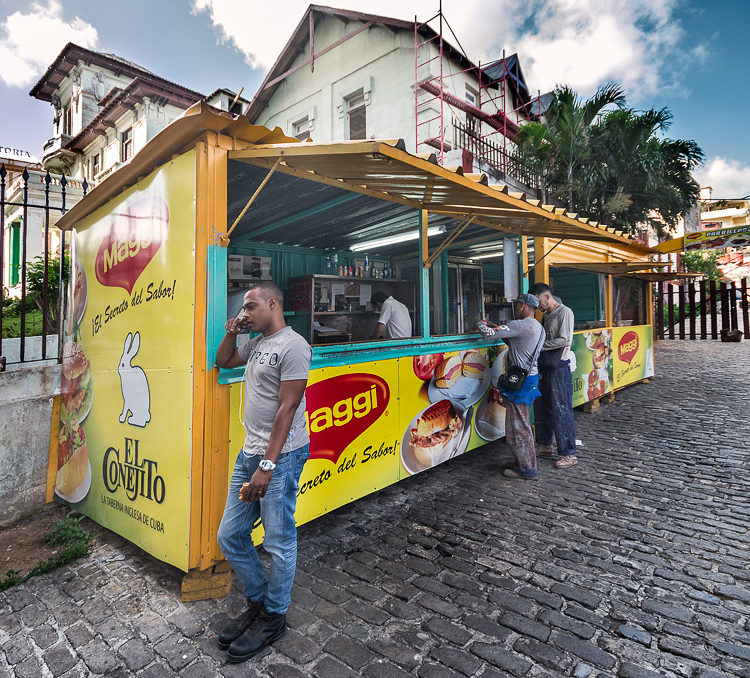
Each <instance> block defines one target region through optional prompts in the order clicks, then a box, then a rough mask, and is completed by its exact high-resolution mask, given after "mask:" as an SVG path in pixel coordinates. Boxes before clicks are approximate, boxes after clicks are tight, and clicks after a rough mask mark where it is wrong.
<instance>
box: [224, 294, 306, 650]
mask: <svg viewBox="0 0 750 678" xmlns="http://www.w3.org/2000/svg"><path fill="white" fill-rule="evenodd" d="M283 306H284V297H283V295H282V293H281V290H279V288H278V287H276V285H274V284H272V283H269V282H262V283H260V284H258V285H255V286H254V287H252V288H251V289H250V290H248V291H247V292H246V293H245V296H244V298H243V306H242V308H243V316H242V318H231V319H230V320H227V323H226V327H225V329H226V334H225V335H224V338H223V339H222V341H221V344H219V348H218V350H217V352H216V364H217V365H218V366H219V367H240V366H242V365H244V366H245V390H244V392H245V412H244V426H245V441H244V443H243V446H242V449H241V450H240V452H239V454H238V455H237V461H236V463H235V466H234V471H233V472H232V479H231V480H230V482H229V492H228V495H227V503H226V507H225V509H224V515H223V517H222V519H221V525H220V526H219V532H218V534H217V539H218V542H219V546H220V547H221V552H222V553H223V554H224V557H225V558H226V559H227V560H228V561H229V564H230V565H231V566H232V569H233V570H234V571H235V573H236V574H237V577H238V578H239V579H240V581H241V582H242V586H243V592H244V594H245V597H246V598H247V603H248V609H247V611H246V612H245V613H244V614H243V615H241V616H240V617H239V618H238V619H236V620H235V621H234V622H233V623H232V624H231V625H230V626H228V627H227V628H226V629H224V631H222V633H221V634H220V635H219V647H220V648H221V649H222V650H227V659H228V660H229V661H230V662H234V663H236V662H241V661H245V660H246V659H249V658H250V657H252V656H254V655H256V654H258V652H260V651H261V650H262V649H263V648H265V647H267V646H268V645H270V644H271V643H273V642H274V641H275V640H277V639H278V638H280V637H281V636H282V635H284V633H285V632H286V611H287V608H288V607H289V602H290V600H291V590H292V583H293V582H294V572H295V567H296V563H297V528H296V527H295V521H294V511H295V508H296V504H297V489H298V486H299V479H300V475H301V473H302V468H303V466H304V465H305V461H306V460H307V458H308V456H309V454H310V451H309V448H310V437H309V435H308V433H307V427H306V424H305V386H306V385H307V376H308V372H309V370H310V360H311V358H312V349H311V348H310V345H309V344H308V343H307V342H306V341H305V340H304V339H303V338H302V337H301V336H300V335H299V334H297V333H296V332H295V331H294V330H293V329H292V328H291V327H287V325H286V323H285V322H284V313H283V311H284V308H283ZM245 327H247V328H249V329H250V330H251V331H252V332H258V333H259V334H258V336H256V337H253V338H252V339H251V340H250V341H249V342H247V343H246V344H243V345H242V346H240V347H239V348H237V347H236V345H235V343H236V338H237V334H239V333H240V332H241V331H242V329H243V328H245ZM258 519H260V522H261V523H262V525H263V529H264V533H265V534H264V537H263V548H264V550H265V551H266V552H267V553H268V554H269V555H270V556H271V567H270V571H269V573H268V576H266V574H265V572H264V571H263V566H262V565H261V562H260V560H259V559H258V554H257V553H256V551H255V546H254V545H253V542H252V538H251V534H252V530H253V526H254V525H255V524H256V522H257V521H258Z"/></svg>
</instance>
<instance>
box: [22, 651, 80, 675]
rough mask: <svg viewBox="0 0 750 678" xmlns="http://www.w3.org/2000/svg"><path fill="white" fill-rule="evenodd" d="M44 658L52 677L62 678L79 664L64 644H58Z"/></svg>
mask: <svg viewBox="0 0 750 678" xmlns="http://www.w3.org/2000/svg"><path fill="white" fill-rule="evenodd" d="M43 657H44V663H45V664H46V665H47V668H48V669H49V670H50V671H51V672H52V675H53V676H56V677H57V676H61V675H62V674H63V673H65V672H66V671H68V670H69V669H72V668H73V667H74V666H75V665H76V664H77V663H78V660H77V659H76V657H75V656H74V655H73V653H72V652H71V651H70V650H69V649H68V648H67V647H66V646H65V644H64V643H58V644H57V645H55V646H54V647H53V648H51V649H49V650H47V651H46V652H45V653H44V655H43ZM9 661H10V660H9ZM14 663H15V662H14Z"/></svg>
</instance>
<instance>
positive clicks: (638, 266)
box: [550, 261, 671, 275]
mask: <svg viewBox="0 0 750 678" xmlns="http://www.w3.org/2000/svg"><path fill="white" fill-rule="evenodd" d="M670 265H671V264H670V262H655V261H607V262H577V261H570V262H568V261H566V262H556V263H553V264H550V266H554V267H555V268H572V269H574V270H576V271H585V272H587V273H602V274H604V275H625V274H628V273H635V272H636V271H649V270H650V269H655V268H663V267H664V266H670Z"/></svg>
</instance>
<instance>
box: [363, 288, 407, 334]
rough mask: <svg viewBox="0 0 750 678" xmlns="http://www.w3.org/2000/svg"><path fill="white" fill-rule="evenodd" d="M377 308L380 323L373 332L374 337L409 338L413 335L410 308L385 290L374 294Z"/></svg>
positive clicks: (373, 298) (373, 297)
mask: <svg viewBox="0 0 750 678" xmlns="http://www.w3.org/2000/svg"><path fill="white" fill-rule="evenodd" d="M372 303H373V306H375V310H376V311H378V312H379V313H380V317H379V318H378V324H377V325H376V326H375V331H374V332H373V334H372V337H371V338H372V339H380V338H381V337H385V338H386V339H407V338H409V337H411V316H410V315H409V309H408V308H406V306H405V305H404V304H402V303H401V302H400V301H397V300H396V299H394V298H393V297H389V296H388V295H387V294H386V293H385V292H379V291H378V292H375V294H373V295H372Z"/></svg>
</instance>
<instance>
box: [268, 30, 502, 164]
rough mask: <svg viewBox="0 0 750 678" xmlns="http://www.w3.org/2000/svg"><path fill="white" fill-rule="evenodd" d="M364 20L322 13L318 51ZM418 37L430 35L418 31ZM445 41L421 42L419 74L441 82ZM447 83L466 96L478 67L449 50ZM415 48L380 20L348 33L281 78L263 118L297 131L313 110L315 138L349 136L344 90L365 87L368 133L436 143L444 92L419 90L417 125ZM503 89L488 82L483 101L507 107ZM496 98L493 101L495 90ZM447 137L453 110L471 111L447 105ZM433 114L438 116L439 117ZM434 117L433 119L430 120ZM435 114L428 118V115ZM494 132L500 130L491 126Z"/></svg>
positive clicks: (411, 147) (485, 129)
mask: <svg viewBox="0 0 750 678" xmlns="http://www.w3.org/2000/svg"><path fill="white" fill-rule="evenodd" d="M359 25H361V23H360V22H350V23H348V24H344V23H343V22H342V21H340V20H338V19H336V18H334V17H326V18H323V19H322V20H320V21H318V23H317V25H316V27H315V49H316V51H320V50H322V49H324V48H325V47H327V46H329V45H331V44H333V43H334V42H335V41H337V40H339V39H341V38H343V37H344V36H345V35H346V34H347V33H349V32H351V31H353V30H356V28H357V26H359ZM419 39H420V40H424V38H422V37H421V36H420V38H419ZM438 56H439V46H438V42H437V40H434V41H432V42H430V43H427V44H426V45H423V46H422V47H420V49H419V55H418V62H419V64H420V66H419V68H418V76H419V81H420V82H424V81H428V80H432V81H433V82H435V84H436V85H439V83H440V79H439V77H440V60H439V59H434V57H438ZM308 57H309V46H308V47H307V48H305V49H303V50H301V51H300V53H299V55H298V56H297V58H296V60H295V61H294V63H293V64H292V66H290V68H291V67H293V66H295V65H298V64H300V63H302V62H303V61H305V60H306V59H307V58H308ZM442 62H443V80H442V83H443V88H444V90H445V91H446V92H449V93H451V94H453V95H454V96H456V97H458V98H459V99H462V100H465V99H466V92H467V86H468V87H470V88H471V89H472V90H473V91H474V92H477V93H478V92H479V81H478V78H477V77H476V75H475V74H474V73H469V72H464V71H465V66H463V65H461V64H460V63H459V62H458V61H457V60H455V59H453V58H452V57H450V56H448V54H447V53H444V55H443V60H442ZM414 67H415V54H414V34H413V32H411V31H403V30H402V31H398V32H396V33H394V32H393V31H391V30H389V29H387V28H384V27H382V26H374V27H371V28H369V29H368V30H366V31H363V32H362V33H360V34H358V35H356V36H354V37H353V38H350V39H349V40H347V41H346V42H344V43H342V44H341V45H339V46H338V47H336V48H335V49H333V50H331V51H330V52H328V53H327V54H324V55H322V56H320V57H318V58H316V60H315V70H314V72H312V73H311V72H310V67H309V65H308V66H303V67H302V68H301V69H300V70H298V71H296V72H295V73H292V74H291V75H289V76H288V77H287V78H285V80H283V81H282V82H281V83H279V85H278V87H277V89H276V91H275V92H274V94H273V96H272V97H271V99H270V101H269V103H268V105H267V107H266V109H265V110H264V111H263V112H262V113H261V115H260V116H259V118H258V120H257V122H258V123H259V124H263V125H266V126H268V127H275V126H279V127H281V128H282V129H283V130H284V131H285V132H286V133H288V134H293V133H294V123H295V122H297V121H299V120H301V119H303V118H305V117H307V118H308V119H309V120H311V121H312V128H311V130H310V135H311V137H312V138H313V140H315V141H334V140H337V139H346V138H347V136H348V129H347V116H346V98H347V97H348V96H350V95H351V94H354V93H356V92H357V91H362V92H363V93H364V95H365V104H366V115H367V136H368V138H381V139H382V138H401V139H404V141H405V143H406V148H407V150H408V151H410V152H412V153H413V152H415V151H416V150H418V151H419V152H427V151H433V150H434V148H431V147H429V146H425V145H423V144H420V147H419V149H417V148H416V145H415V141H416V135H417V134H418V136H419V140H420V142H422V141H424V140H426V139H429V138H436V137H439V136H440V119H439V117H440V112H441V111H440V100H439V98H435V97H434V95H432V94H429V93H428V92H425V91H424V90H421V89H419V90H418V97H419V102H420V106H419V122H420V123H423V124H420V126H419V129H418V131H417V130H416V129H415V96H414V88H415V69H414ZM501 93H502V90H489V91H488V90H484V91H482V93H481V97H482V102H481V104H482V106H481V107H482V109H483V110H485V111H487V112H488V113H495V112H497V111H498V110H499V109H502V107H503V100H502V96H501ZM490 95H491V96H492V97H493V98H495V99H497V101H495V102H493V101H490V99H489V96H490ZM505 103H506V108H507V110H508V111H509V113H508V115H509V119H511V120H513V121H515V120H516V115H515V114H514V113H512V111H513V101H512V97H511V96H510V92H509V91H508V92H507V96H506V102H505ZM442 113H443V117H442V121H443V125H444V135H445V137H444V138H445V140H446V141H447V142H448V143H450V144H451V145H453V144H454V135H453V119H454V116H455V117H456V118H457V119H458V120H460V121H461V122H462V123H463V122H465V121H466V114H465V113H463V112H462V111H458V110H455V109H453V108H451V107H450V106H449V105H448V104H444V105H443V111H442ZM433 118H434V119H433ZM431 119H433V120H431ZM428 121H429V122H428ZM478 129H479V133H480V134H481V135H482V136H485V137H486V138H487V139H489V140H491V141H494V142H496V143H497V144H498V145H500V146H502V145H503V144H502V141H503V140H502V134H500V133H497V132H495V130H494V129H493V128H491V127H490V126H488V125H486V124H483V123H482V124H481V125H478ZM493 132H495V133H494V134H493Z"/></svg>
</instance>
